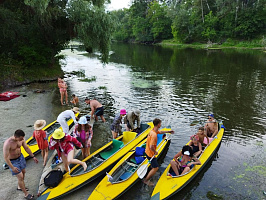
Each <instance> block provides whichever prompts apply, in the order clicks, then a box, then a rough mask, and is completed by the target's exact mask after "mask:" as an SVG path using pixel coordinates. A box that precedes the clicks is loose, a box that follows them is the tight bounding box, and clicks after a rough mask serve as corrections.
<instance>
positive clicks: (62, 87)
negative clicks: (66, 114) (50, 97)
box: [58, 78, 68, 105]
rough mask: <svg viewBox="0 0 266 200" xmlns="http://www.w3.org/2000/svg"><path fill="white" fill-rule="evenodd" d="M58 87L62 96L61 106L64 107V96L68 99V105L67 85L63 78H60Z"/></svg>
mask: <svg viewBox="0 0 266 200" xmlns="http://www.w3.org/2000/svg"><path fill="white" fill-rule="evenodd" d="M58 87H59V91H60V95H61V105H64V96H65V99H66V104H68V95H67V84H66V82H65V81H64V80H63V79H61V78H58Z"/></svg>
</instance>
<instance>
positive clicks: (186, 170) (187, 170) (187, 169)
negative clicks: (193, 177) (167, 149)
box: [181, 167, 190, 175]
mask: <svg viewBox="0 0 266 200" xmlns="http://www.w3.org/2000/svg"><path fill="white" fill-rule="evenodd" d="M189 170H190V167H185V169H184V170H183V172H182V173H181V175H183V174H185V173H187V172H189Z"/></svg>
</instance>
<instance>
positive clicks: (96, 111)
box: [85, 98, 105, 122]
mask: <svg viewBox="0 0 266 200" xmlns="http://www.w3.org/2000/svg"><path fill="white" fill-rule="evenodd" d="M85 103H86V104H89V105H90V107H91V120H92V119H93V115H94V116H95V121H98V116H100V117H101V119H102V121H103V122H105V119H104V117H103V111H104V107H103V105H102V104H101V103H100V102H99V101H97V100H95V99H93V100H92V99H89V98H86V99H85Z"/></svg>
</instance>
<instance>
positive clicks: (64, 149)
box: [49, 129, 87, 171]
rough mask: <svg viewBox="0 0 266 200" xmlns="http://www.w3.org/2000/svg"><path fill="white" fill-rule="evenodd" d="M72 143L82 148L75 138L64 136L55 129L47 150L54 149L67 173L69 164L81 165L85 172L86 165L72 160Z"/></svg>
mask: <svg viewBox="0 0 266 200" xmlns="http://www.w3.org/2000/svg"><path fill="white" fill-rule="evenodd" d="M73 143H74V144H75V145H76V146H78V147H79V148H82V144H81V143H80V142H79V141H78V140H77V139H76V138H74V137H72V136H70V135H66V134H65V133H64V132H63V131H62V130H61V129H56V130H55V131H54V133H53V135H52V137H51V138H50V143H49V148H50V149H51V150H54V149H56V151H57V153H58V156H59V157H61V158H62V160H63V163H64V165H65V170H66V171H68V165H69V164H70V163H72V164H80V165H82V167H83V168H84V171H85V170H86V169H87V164H86V163H85V162H82V161H80V160H77V159H74V145H73Z"/></svg>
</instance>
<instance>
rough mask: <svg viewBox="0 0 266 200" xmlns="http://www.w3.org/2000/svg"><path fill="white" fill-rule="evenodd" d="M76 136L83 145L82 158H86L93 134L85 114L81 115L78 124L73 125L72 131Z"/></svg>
mask: <svg viewBox="0 0 266 200" xmlns="http://www.w3.org/2000/svg"><path fill="white" fill-rule="evenodd" d="M73 133H74V135H75V136H76V138H80V142H81V144H82V146H83V148H81V151H82V158H83V159H84V158H86V157H88V156H89V155H90V148H91V140H92V136H93V131H92V127H91V126H90V125H89V124H88V121H87V118H86V116H82V117H81V118H80V119H79V121H78V124H77V125H76V126H75V130H74V131H73Z"/></svg>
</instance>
